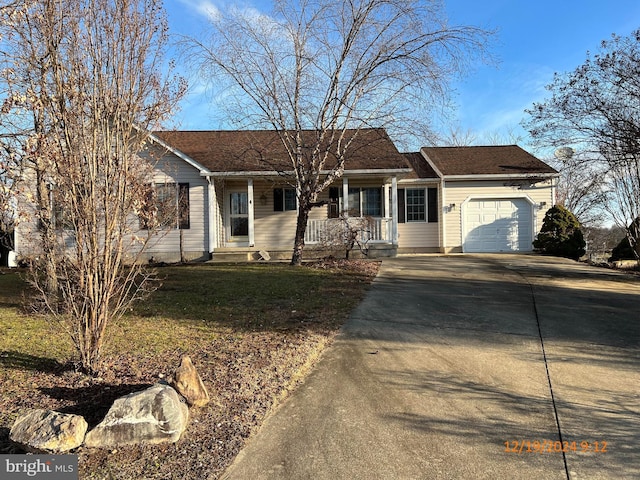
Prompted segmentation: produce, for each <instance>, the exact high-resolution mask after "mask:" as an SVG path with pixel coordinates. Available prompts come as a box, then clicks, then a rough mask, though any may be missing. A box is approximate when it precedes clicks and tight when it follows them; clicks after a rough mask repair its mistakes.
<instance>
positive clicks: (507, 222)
mask: <svg viewBox="0 0 640 480" xmlns="http://www.w3.org/2000/svg"><path fill="white" fill-rule="evenodd" d="M462 214H463V221H464V231H463V243H462V250H463V252H467V253H472V252H477V253H481V252H486V253H491V252H529V251H531V250H532V249H533V246H532V245H531V242H532V241H533V235H532V225H533V217H532V208H531V204H530V203H529V202H528V201H527V200H525V199H524V198H493V199H474V200H470V201H468V202H467V203H466V204H465V205H464V211H463V212H462Z"/></svg>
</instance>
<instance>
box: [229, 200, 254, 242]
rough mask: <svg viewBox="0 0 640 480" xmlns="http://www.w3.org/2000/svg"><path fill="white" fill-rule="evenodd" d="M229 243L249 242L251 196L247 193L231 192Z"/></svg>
mask: <svg viewBox="0 0 640 480" xmlns="http://www.w3.org/2000/svg"><path fill="white" fill-rule="evenodd" d="M227 199H228V201H229V210H228V212H229V213H228V224H227V242H229V243H246V242H248V241H249V195H248V193H247V192H246V191H235V192H229V193H228V197H227Z"/></svg>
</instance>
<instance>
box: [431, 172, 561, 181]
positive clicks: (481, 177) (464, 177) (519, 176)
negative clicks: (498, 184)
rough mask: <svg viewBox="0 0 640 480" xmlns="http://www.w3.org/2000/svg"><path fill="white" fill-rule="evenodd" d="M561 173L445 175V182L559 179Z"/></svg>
mask: <svg viewBox="0 0 640 480" xmlns="http://www.w3.org/2000/svg"><path fill="white" fill-rule="evenodd" d="M559 176H560V174H559V173H551V172H537V173H536V172H531V173H511V174H505V173H481V174H473V173H470V174H465V175H443V179H444V180H516V179H517V180H531V179H536V178H539V179H544V180H547V179H549V178H557V177H559Z"/></svg>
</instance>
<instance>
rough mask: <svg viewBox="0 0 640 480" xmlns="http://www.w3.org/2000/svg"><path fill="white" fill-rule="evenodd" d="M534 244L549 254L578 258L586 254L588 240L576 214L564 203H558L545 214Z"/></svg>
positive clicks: (536, 247) (537, 248)
mask: <svg viewBox="0 0 640 480" xmlns="http://www.w3.org/2000/svg"><path fill="white" fill-rule="evenodd" d="M533 246H534V248H535V249H536V250H539V251H541V252H543V253H548V254H549V255H555V256H558V257H567V258H572V259H574V260H577V259H579V258H580V257H581V256H583V255H584V254H585V246H586V242H585V241H584V236H583V234H582V230H581V227H580V222H578V219H577V218H576V217H575V215H574V214H573V213H571V212H570V211H569V210H567V209H566V208H564V207H563V206H562V205H556V206H555V207H552V208H550V209H549V210H548V211H547V213H546V214H545V216H544V223H543V224H542V229H541V230H540V233H539V234H538V238H537V239H536V240H534V241H533Z"/></svg>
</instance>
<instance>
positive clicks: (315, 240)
mask: <svg viewBox="0 0 640 480" xmlns="http://www.w3.org/2000/svg"><path fill="white" fill-rule="evenodd" d="M349 230H356V231H357V234H358V241H359V242H361V243H391V218H373V217H349V218H325V219H321V220H309V221H308V222H307V231H306V233H305V235H304V242H305V243H306V244H327V245H335V244H340V243H341V242H342V243H343V242H344V239H345V238H346V234H347V232H348V231H349Z"/></svg>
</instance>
